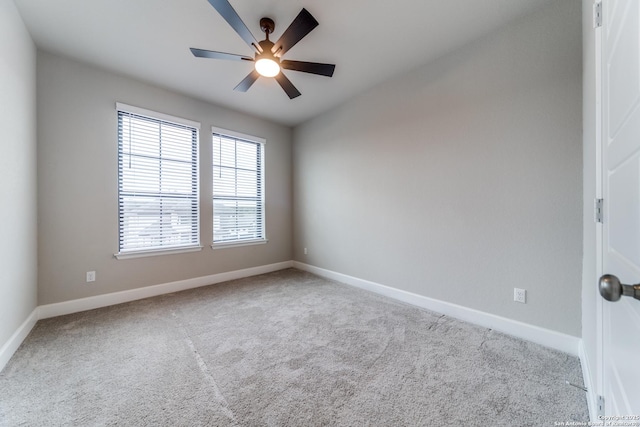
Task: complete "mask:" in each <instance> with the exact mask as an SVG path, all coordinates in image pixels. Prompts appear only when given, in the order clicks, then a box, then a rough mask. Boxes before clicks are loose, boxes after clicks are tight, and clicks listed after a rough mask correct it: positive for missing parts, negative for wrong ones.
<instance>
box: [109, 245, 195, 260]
mask: <svg viewBox="0 0 640 427" xmlns="http://www.w3.org/2000/svg"><path fill="white" fill-rule="evenodd" d="M201 250H202V246H190V247H186V248H174V249H157V250H152V251H131V252H120V253H117V254H114V255H113V256H114V257H115V258H116V259H131V258H144V257H150V256H160V255H174V254H184V253H188V252H198V251H201Z"/></svg>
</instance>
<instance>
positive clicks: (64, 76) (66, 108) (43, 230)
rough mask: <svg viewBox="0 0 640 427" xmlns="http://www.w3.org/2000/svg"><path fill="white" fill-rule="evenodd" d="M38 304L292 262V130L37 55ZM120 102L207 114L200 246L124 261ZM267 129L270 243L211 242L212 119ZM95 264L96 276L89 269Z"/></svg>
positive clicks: (241, 128)
mask: <svg viewBox="0 0 640 427" xmlns="http://www.w3.org/2000/svg"><path fill="white" fill-rule="evenodd" d="M37 89H38V93H37V100H38V132H39V138H38V162H39V165H38V202H39V210H38V214H39V228H38V233H39V249H38V256H39V268H40V270H39V272H40V275H39V283H38V285H39V286H38V290H39V293H38V302H39V304H49V303H55V302H59V301H66V300H71V299H76V298H82V297H88V296H93V295H98V294H104V293H108V292H115V291H122V290H128V289H132V288H138V287H143V286H148V285H155V284H160V283H167V282H172V281H176V280H182V279H188V278H193V277H201V276H206V275H210V274H215V273H220V272H226V271H233V270H238V269H243V268H248V267H254V266H261V265H266V264H271V263H276V262H281V261H289V260H291V258H292V253H291V242H292V233H291V222H292V212H291V203H292V202H291V196H292V190H291V130H290V129H289V128H287V127H284V126H279V125H276V124H273V123H270V122H267V121H265V120H261V119H258V118H255V117H252V116H248V115H245V114H241V113H238V112H234V111H230V110H227V109H224V108H221V107H217V106H214V105H211V104H208V103H205V102H201V101H198V100H195V99H192V98H188V97H185V96H183V95H179V94H176V93H173V92H169V91H167V90H164V89H161V88H158V87H154V86H150V85H148V84H145V83H142V82H139V81H136V80H132V79H130V78H127V77H124V76H120V75H116V74H112V73H109V72H106V71H103V70H99V69H96V68H92V67H90V66H87V65H84V64H81V63H78V62H75V61H72V60H69V59H65V58H61V57H58V56H55V55H52V54H50V53H44V52H39V53H38V87H37ZM116 101H119V102H124V103H127V104H130V105H134V106H138V107H142V108H146V109H150V110H154V111H158V112H162V113H166V114H170V115H174V116H178V117H184V118H187V119H191V120H195V121H199V122H200V123H201V125H202V128H201V133H200V161H201V163H200V167H201V175H200V177H201V181H200V187H201V212H200V214H201V241H202V244H203V245H205V248H204V249H203V250H202V251H200V252H196V253H186V254H177V255H163V256H155V257H147V258H137V259H127V260H116V259H114V257H113V254H114V253H115V252H117V250H118V223H117V219H118V205H117V199H118V198H117V194H118V192H117V182H118V179H117V173H118V164H117V116H116V110H115V103H116ZM212 125H214V126H218V127H221V128H225V129H230V130H235V131H238V132H242V133H245V134H250V135H255V136H260V137H264V138H266V140H267V143H266V148H265V158H266V171H265V174H266V231H267V238H268V239H269V242H268V243H267V244H265V245H256V246H245V247H238V248H227V249H216V250H212V249H211V248H210V247H209V246H208V245H210V244H211V241H212V237H211V233H212V228H213V226H212V220H211V217H212V202H211V197H210V194H211V179H212V172H211V166H210V164H211V137H210V129H211V126H212ZM89 270H95V271H96V276H97V280H96V282H95V283H85V273H86V271H89Z"/></svg>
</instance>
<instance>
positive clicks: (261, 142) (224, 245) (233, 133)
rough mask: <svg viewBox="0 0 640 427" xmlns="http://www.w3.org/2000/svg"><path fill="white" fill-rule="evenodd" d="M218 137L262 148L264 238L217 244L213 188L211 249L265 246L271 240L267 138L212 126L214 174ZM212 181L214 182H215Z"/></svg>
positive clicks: (261, 175) (261, 173)
mask: <svg viewBox="0 0 640 427" xmlns="http://www.w3.org/2000/svg"><path fill="white" fill-rule="evenodd" d="M216 135H222V136H226V137H230V138H235V139H238V140H242V141H247V142H251V143H255V144H259V145H260V146H261V148H262V152H261V159H260V160H261V164H260V184H261V187H262V188H261V192H260V196H261V198H260V203H261V207H262V217H261V219H262V224H261V228H262V237H261V238H257V239H250V240H249V239H248V240H229V241H219V242H216V241H215V215H216V213H215V202H214V198H215V195H214V194H213V188H212V191H211V202H212V207H213V215H212V218H211V219H212V226H213V229H212V236H211V237H212V239H213V243H212V244H211V248H212V249H222V248H229V247H238V246H250V245H261V244H265V243H267V242H268V241H269V240H268V239H267V221H266V204H265V193H266V185H265V175H266V174H265V166H266V162H265V158H266V155H265V151H266V150H265V148H266V143H267V140H266V139H265V138H261V137H259V136H254V135H248V134H245V133H241V132H236V131H233V130H229V129H223V128H219V127H216V126H212V127H211V147H212V150H211V170H212V172H213V165H214V159H213V152H214V150H213V144H214V138H215V136H216ZM212 178H213V179H215V177H214V176H212ZM213 179H212V182H213Z"/></svg>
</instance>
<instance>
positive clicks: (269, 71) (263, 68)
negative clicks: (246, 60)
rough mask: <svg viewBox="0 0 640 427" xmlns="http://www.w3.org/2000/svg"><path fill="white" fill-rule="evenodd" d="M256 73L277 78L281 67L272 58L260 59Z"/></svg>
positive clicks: (257, 62)
mask: <svg viewBox="0 0 640 427" xmlns="http://www.w3.org/2000/svg"><path fill="white" fill-rule="evenodd" d="M256 71H257V72H258V73H260V75H261V76H264V77H275V76H277V75H278V73H279V72H280V65H279V64H278V63H277V62H276V61H274V60H273V59H270V58H260V59H258V60H257V61H256Z"/></svg>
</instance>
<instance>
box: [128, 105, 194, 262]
mask: <svg viewBox="0 0 640 427" xmlns="http://www.w3.org/2000/svg"><path fill="white" fill-rule="evenodd" d="M116 107H117V110H118V212H119V251H120V252H119V253H118V254H117V255H116V256H117V257H118V258H120V257H126V255H127V254H129V255H131V254H134V255H135V254H138V255H143V254H149V253H154V252H158V251H162V253H166V252H165V251H170V250H173V251H183V250H197V249H200V237H199V236H200V229H199V218H198V214H199V206H198V129H199V127H200V124H199V123H195V122H191V121H188V120H185V119H180V118H177V117H171V116H167V115H164V114H160V113H154V112H151V111H147V110H142V109H140V108H137V107H131V106H128V105H123V104H117V105H116Z"/></svg>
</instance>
